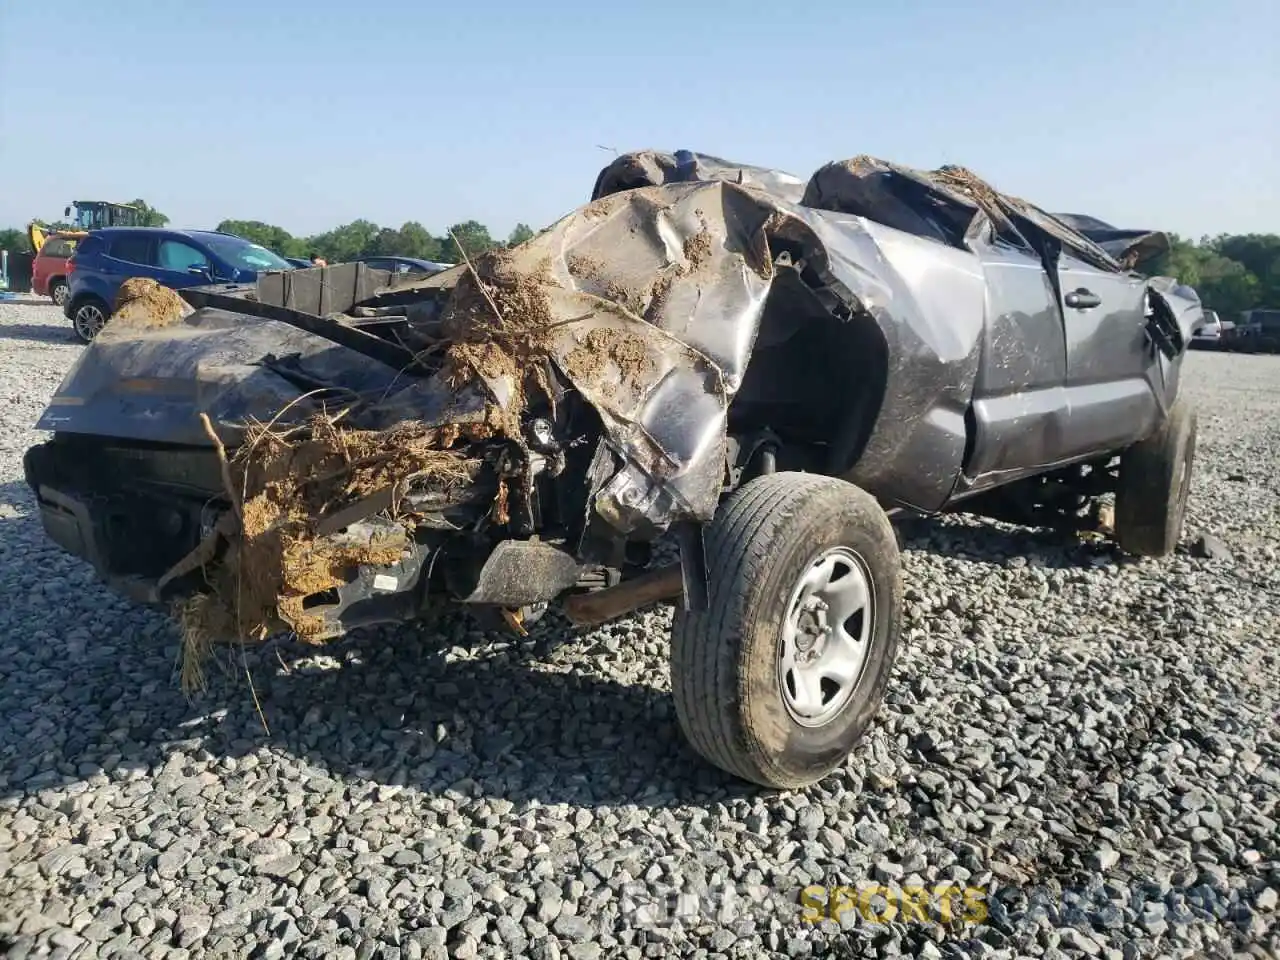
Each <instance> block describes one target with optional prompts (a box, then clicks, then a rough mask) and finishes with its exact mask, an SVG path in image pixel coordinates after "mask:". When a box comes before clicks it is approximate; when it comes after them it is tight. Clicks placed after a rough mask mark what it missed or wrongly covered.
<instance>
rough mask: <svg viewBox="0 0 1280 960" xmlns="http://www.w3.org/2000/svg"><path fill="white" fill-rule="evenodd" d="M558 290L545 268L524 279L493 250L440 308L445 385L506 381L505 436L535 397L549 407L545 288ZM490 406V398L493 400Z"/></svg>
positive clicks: (507, 256) (547, 264)
mask: <svg viewBox="0 0 1280 960" xmlns="http://www.w3.org/2000/svg"><path fill="white" fill-rule="evenodd" d="M553 286H558V284H557V283H556V282H555V279H554V277H553V276H552V271H551V260H550V258H549V257H548V258H544V259H543V260H542V261H540V262H539V263H538V264H537V265H536V268H535V269H534V270H532V271H525V270H521V269H519V268H518V267H517V266H516V264H515V263H514V262H513V259H512V256H511V253H510V251H507V250H495V251H490V252H488V253H485V254H482V255H481V256H479V257H476V258H475V259H474V260H473V261H472V269H471V270H468V271H467V272H466V273H464V274H463V275H462V277H461V278H460V279H459V280H458V283H457V285H456V286H455V287H454V288H453V292H452V294H451V295H450V297H449V300H448V302H447V303H446V304H445V308H444V313H443V315H442V318H441V325H442V328H443V331H444V333H445V336H446V337H447V338H448V339H449V340H450V341H451V344H450V346H449V348H448V349H447V351H446V352H445V369H446V371H447V376H448V379H449V383H450V385H451V386H452V387H454V388H455V389H461V388H463V387H466V386H469V385H471V384H474V383H476V382H477V381H479V382H480V383H481V385H483V386H485V388H486V390H487V389H489V387H488V385H487V384H485V381H486V380H502V379H506V380H507V381H508V382H509V383H510V384H511V387H512V390H513V395H512V396H511V397H510V398H509V400H508V401H507V403H506V404H505V407H506V413H507V414H508V418H507V419H508V423H507V427H508V428H509V429H507V430H506V431H505V432H507V433H508V434H509V435H511V436H515V435H517V434H518V433H519V427H518V419H519V416H520V414H521V413H522V412H523V411H524V409H525V408H526V406H527V405H528V402H529V398H530V397H531V396H532V395H533V391H535V390H537V391H539V392H541V393H542V395H543V396H545V397H546V398H547V400H548V401H549V402H553V398H554V396H555V392H554V390H553V389H552V382H553V381H552V377H551V367H550V357H551V351H552V347H553V345H554V341H553V338H552V328H553V326H554V325H555V322H554V318H553V316H552V312H551V299H550V297H549V296H548V294H547V289H548V288H549V287H553ZM495 399H496V398H495Z"/></svg>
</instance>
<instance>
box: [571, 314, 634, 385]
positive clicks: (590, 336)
mask: <svg viewBox="0 0 1280 960" xmlns="http://www.w3.org/2000/svg"><path fill="white" fill-rule="evenodd" d="M609 361H613V364H614V365H615V366H616V367H617V368H618V371H619V372H620V373H621V374H622V379H623V380H624V381H631V382H635V381H637V380H644V379H645V378H647V377H648V376H649V375H650V374H651V373H652V372H653V368H654V359H653V357H652V356H651V355H650V353H649V351H648V349H647V348H646V347H645V342H644V340H643V339H642V338H641V337H638V336H636V335H635V334H632V333H627V332H626V331H624V330H618V329H616V328H613V327H597V328H595V329H594V330H589V331H588V332H587V334H586V336H585V337H583V338H582V340H581V341H579V343H578V345H577V346H575V347H574V348H573V349H572V350H570V351H569V355H568V357H566V358H565V362H566V364H567V366H568V368H569V369H568V371H567V372H568V374H569V376H570V377H571V378H572V379H574V380H581V381H583V382H586V383H593V384H600V383H602V381H603V379H604V374H605V370H606V368H607V366H608V364H609Z"/></svg>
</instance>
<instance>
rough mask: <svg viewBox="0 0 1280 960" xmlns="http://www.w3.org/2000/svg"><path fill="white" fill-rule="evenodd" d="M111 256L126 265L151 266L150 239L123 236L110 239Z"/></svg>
mask: <svg viewBox="0 0 1280 960" xmlns="http://www.w3.org/2000/svg"><path fill="white" fill-rule="evenodd" d="M111 256H113V257H115V258H116V259H117V260H124V261H125V262H127V263H139V264H142V265H143V266H150V265H151V238H150V237H147V236H137V235H129V234H125V235H124V236H122V237H113V238H112V239H111Z"/></svg>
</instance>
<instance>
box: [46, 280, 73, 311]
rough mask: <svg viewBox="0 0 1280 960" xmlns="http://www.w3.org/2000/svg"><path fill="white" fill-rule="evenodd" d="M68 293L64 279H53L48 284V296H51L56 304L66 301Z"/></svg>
mask: <svg viewBox="0 0 1280 960" xmlns="http://www.w3.org/2000/svg"><path fill="white" fill-rule="evenodd" d="M68 293H70V288H69V287H68V286H67V281H65V280H61V279H59V280H54V281H53V283H51V284H49V296H50V297H52V298H53V302H54V303H56V304H57V305H58V306H62V305H63V304H65V303H66V302H67V294H68Z"/></svg>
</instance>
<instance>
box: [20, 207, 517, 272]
mask: <svg viewBox="0 0 1280 960" xmlns="http://www.w3.org/2000/svg"><path fill="white" fill-rule="evenodd" d="M133 205H134V206H137V207H140V208H141V209H142V211H143V219H144V225H145V226H149V227H163V226H165V225H166V224H168V223H169V218H168V217H167V216H165V215H164V214H163V213H161V212H160V211H159V210H156V209H154V208H153V207H151V206H150V205H148V204H147V203H146V202H145V201H143V200H134V201H133ZM46 229H48V230H50V231H52V230H64V229H66V230H69V229H73V227H72V225H71V224H69V223H64V222H61V221H58V222H55V223H50V224H48V225H47V227H46ZM214 229H215V230H221V231H223V232H225V233H234V234H236V235H237V236H240V237H244V238H245V239H246V240H250V241H252V242H253V243H260V244H262V245H263V246H264V247H267V248H268V249H270V250H274V251H275V252H276V253H278V254H280V255H281V256H285V257H305V258H308V259H309V258H311V257H313V256H319V257H323V258H324V259H325V260H327V261H329V262H330V263H341V262H343V261H344V260H353V259H355V258H356V257H369V256H400V257H419V258H421V259H423V260H434V261H443V262H445V263H457V262H459V261H460V260H461V259H462V252H461V250H459V244H461V247H462V250H465V251H466V252H467V255H468V256H475V255H476V254H479V253H483V252H484V251H485V250H491V249H493V248H495V247H503V246H516V245H517V244H521V243H524V241H526V240H528V239H529V238H530V237H532V236H533V233H534V231H533V229H532V228H531V227H530V226H529V225H528V224H525V223H520V224H517V225H516V228H515V229H514V230H512V231H511V233H510V234H509V235H508V236H507V238H506V239H505V240H503V239H500V238H497V237H494V236H493V235H492V234H491V233H490V232H489V228H488V227H486V226H485V225H484V224H482V223H479V222H477V221H475V220H467V221H464V222H462V223H455V224H454V225H453V226H451V227H450V228H449V229H448V230H446V231H445V232H444V234H443V235H440V236H436V235H434V234H432V233H431V232H430V231H429V230H427V228H426V227H424V226H423V225H422V224H421V223H418V222H417V221H416V220H410V221H407V222H405V223H403V224H401V225H400V227H399V228H395V227H381V226H379V225H378V224H376V223H374V222H373V221H371V220H353V221H352V222H351V223H344V224H343V225H342V226H340V227H334V228H333V229H332V230H327V231H325V232H324V233H317V234H314V235H312V236H303V237H295V236H294V235H293V234H291V233H289V231H288V230H285V229H284V228H283V227H277V226H275V225H274V224H270V223H264V222H262V221H261V220H223V221H222V222H221V223H219V224H218V225H217V226H216V227H215V228H214ZM0 250H8V251H9V252H10V253H30V252H31V244H30V242H29V241H28V239H27V232H26V230H25V229H18V228H10V229H7V230H0Z"/></svg>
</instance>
